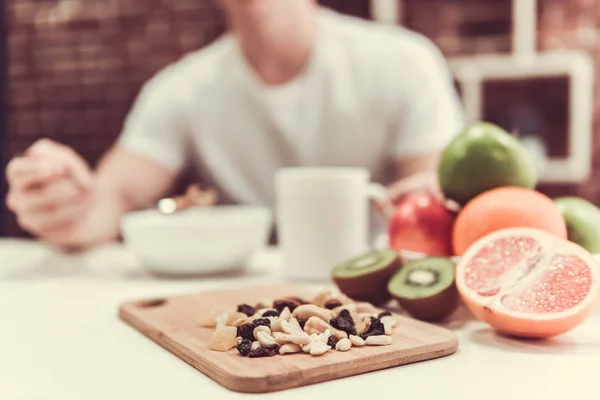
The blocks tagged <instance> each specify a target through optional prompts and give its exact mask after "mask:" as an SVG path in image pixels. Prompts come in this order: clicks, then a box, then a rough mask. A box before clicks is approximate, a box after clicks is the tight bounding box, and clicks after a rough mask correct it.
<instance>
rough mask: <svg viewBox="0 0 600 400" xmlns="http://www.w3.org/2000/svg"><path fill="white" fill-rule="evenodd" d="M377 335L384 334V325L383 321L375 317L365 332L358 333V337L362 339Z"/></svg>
mask: <svg viewBox="0 0 600 400" xmlns="http://www.w3.org/2000/svg"><path fill="white" fill-rule="evenodd" d="M379 335H385V326H384V325H383V322H381V321H380V320H378V319H376V320H374V321H372V322H371V326H369V329H368V330H367V331H366V332H365V333H363V334H362V335H360V337H361V338H362V339H367V338H368V337H369V336H379Z"/></svg>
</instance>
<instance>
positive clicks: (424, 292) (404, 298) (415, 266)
mask: <svg viewBox="0 0 600 400" xmlns="http://www.w3.org/2000/svg"><path fill="white" fill-rule="evenodd" d="M454 278H455V265H454V262H452V260H450V259H448V258H443V257H431V258H425V259H422V260H418V261H411V262H409V263H407V264H405V265H404V266H403V267H402V269H401V270H400V271H398V272H397V273H396V274H395V275H394V276H393V277H392V279H390V281H389V283H388V291H389V293H390V294H391V295H392V297H394V298H395V299H396V300H398V302H399V303H400V305H401V306H402V308H404V309H405V310H406V311H407V312H408V313H409V314H410V315H411V316H413V317H414V318H417V319H421V320H424V321H441V320H444V319H446V318H447V317H449V316H450V315H451V314H452V313H454V311H456V309H457V308H458V305H459V301H460V300H459V299H460V297H459V294H458V290H457V289H456V285H455V283H454Z"/></svg>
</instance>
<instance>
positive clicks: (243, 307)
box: [237, 304, 256, 317]
mask: <svg viewBox="0 0 600 400" xmlns="http://www.w3.org/2000/svg"><path fill="white" fill-rule="evenodd" d="M237 312H240V313H244V314H246V315H247V316H249V317H251V316H253V315H254V313H255V312H256V309H255V308H254V307H252V306H250V305H248V304H240V305H239V306H238V307H237Z"/></svg>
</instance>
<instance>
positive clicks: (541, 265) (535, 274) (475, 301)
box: [456, 228, 600, 338]
mask: <svg viewBox="0 0 600 400" xmlns="http://www.w3.org/2000/svg"><path fill="white" fill-rule="evenodd" d="M599 276H600V271H599V268H598V265H597V264H596V263H595V262H594V260H593V259H592V257H591V255H590V254H589V253H588V252H587V251H586V250H585V249H584V248H582V247H581V246H579V245H577V244H575V243H573V242H570V241H568V240H564V239H561V238H558V237H556V236H554V235H550V234H548V233H546V232H544V231H541V230H539V229H533V228H509V229H503V230H500V231H497V232H494V233H492V234H490V235H487V236H486V237H484V238H481V239H480V240H478V241H477V242H476V243H475V244H474V245H473V246H471V247H470V248H469V250H468V251H467V252H466V253H465V255H464V256H463V257H462V259H461V260H460V262H459V263H458V265H457V268H456V285H457V288H458V291H459V292H460V294H461V296H462V299H463V300H464V302H465V304H466V305H467V307H468V308H469V309H470V310H471V312H473V314H475V316H476V317H477V318H479V319H480V320H482V321H485V322H487V323H488V324H490V325H491V326H492V327H493V328H495V329H496V330H498V331H500V332H503V333H505V334H509V335H513V336H519V337H529V338H545V337H551V336H556V335H560V334H562V333H565V332H568V331H570V330H572V329H573V328H575V327H576V326H578V325H579V324H581V323H582V322H583V321H584V320H585V318H586V317H587V316H588V315H589V313H590V312H591V310H592V308H593V307H594V305H595V304H596V302H597V299H598V294H599V282H598V279H599Z"/></svg>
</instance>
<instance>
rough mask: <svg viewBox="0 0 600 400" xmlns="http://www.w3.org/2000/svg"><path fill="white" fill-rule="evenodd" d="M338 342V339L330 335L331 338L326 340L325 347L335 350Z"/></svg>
mask: <svg viewBox="0 0 600 400" xmlns="http://www.w3.org/2000/svg"><path fill="white" fill-rule="evenodd" d="M339 341H340V339H338V338H337V337H335V336H333V335H331V336H329V339H327V346H331V347H332V348H334V349H335V345H336V344H337V342H339Z"/></svg>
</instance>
